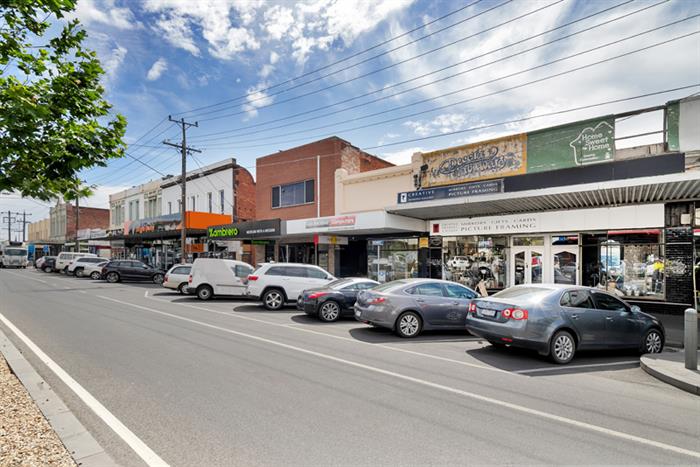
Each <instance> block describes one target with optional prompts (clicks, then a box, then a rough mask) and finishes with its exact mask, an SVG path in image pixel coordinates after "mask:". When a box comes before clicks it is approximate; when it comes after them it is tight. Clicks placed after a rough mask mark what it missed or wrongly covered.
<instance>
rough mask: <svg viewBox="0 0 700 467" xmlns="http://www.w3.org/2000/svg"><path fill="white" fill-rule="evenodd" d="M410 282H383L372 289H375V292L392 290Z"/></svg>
mask: <svg viewBox="0 0 700 467" xmlns="http://www.w3.org/2000/svg"><path fill="white" fill-rule="evenodd" d="M409 283H410V282H408V281H392V282H387V283H386V284H381V285H378V286H376V287H375V288H373V289H372V291H374V292H391V291H392V290H395V289H398V288H400V287H403V286H404V285H407V284H409Z"/></svg>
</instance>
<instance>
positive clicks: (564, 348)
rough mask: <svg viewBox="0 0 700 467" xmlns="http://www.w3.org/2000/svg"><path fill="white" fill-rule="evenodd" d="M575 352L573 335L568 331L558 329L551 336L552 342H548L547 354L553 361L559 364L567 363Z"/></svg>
mask: <svg viewBox="0 0 700 467" xmlns="http://www.w3.org/2000/svg"><path fill="white" fill-rule="evenodd" d="M575 353H576V342H575V341H574V338H573V336H572V335H571V333H569V332H568V331H558V332H556V333H555V334H554V337H552V342H551V343H550V344H549V355H550V357H551V358H552V360H553V361H554V363H558V364H560V365H563V364H566V363H569V362H570V361H571V360H572V359H573V358H574V354H575Z"/></svg>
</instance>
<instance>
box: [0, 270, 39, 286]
mask: <svg viewBox="0 0 700 467" xmlns="http://www.w3.org/2000/svg"><path fill="white" fill-rule="evenodd" d="M5 273H6V274H12V275H13V276H17V277H21V278H22V279H29V280H32V281H37V282H41V283H43V284H48V282H46V281H45V280H41V279H37V278H36V277H29V276H27V275H25V274H17V273H16V272H12V271H5Z"/></svg>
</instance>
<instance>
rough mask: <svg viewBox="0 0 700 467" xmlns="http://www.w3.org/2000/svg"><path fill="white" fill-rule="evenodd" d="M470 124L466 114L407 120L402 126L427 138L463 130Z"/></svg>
mask: <svg viewBox="0 0 700 467" xmlns="http://www.w3.org/2000/svg"><path fill="white" fill-rule="evenodd" d="M472 123H473V122H471V121H470V119H469V118H468V117H467V115H466V114H460V113H450V114H442V115H438V116H437V117H435V118H433V119H432V120H416V121H414V120H409V121H406V122H404V123H403V125H404V126H407V127H409V128H411V129H412V130H413V131H414V132H415V133H416V134H417V135H419V136H428V135H434V134H437V133H451V132H453V131H459V130H463V129H465V128H467V127H468V126H471V124H472Z"/></svg>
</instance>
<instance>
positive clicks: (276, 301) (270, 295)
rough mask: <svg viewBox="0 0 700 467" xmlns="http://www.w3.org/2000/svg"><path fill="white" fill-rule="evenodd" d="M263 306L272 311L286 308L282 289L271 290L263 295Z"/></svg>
mask: <svg viewBox="0 0 700 467" xmlns="http://www.w3.org/2000/svg"><path fill="white" fill-rule="evenodd" d="M262 301H263V306H265V308H267V309H268V310H271V311H277V310H279V309H280V308H282V307H283V306H284V293H283V292H282V291H281V290H280V289H270V290H268V291H267V292H265V293H264V294H263V297H262Z"/></svg>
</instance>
